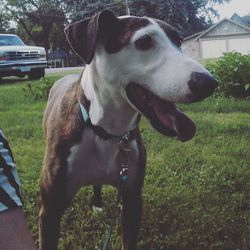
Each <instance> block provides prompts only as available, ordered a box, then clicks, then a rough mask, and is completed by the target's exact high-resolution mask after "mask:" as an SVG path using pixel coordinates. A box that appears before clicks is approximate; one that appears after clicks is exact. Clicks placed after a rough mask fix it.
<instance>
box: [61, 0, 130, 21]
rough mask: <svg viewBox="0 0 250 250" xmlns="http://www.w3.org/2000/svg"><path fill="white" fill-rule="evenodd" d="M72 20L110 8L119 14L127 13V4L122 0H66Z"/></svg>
mask: <svg viewBox="0 0 250 250" xmlns="http://www.w3.org/2000/svg"><path fill="white" fill-rule="evenodd" d="M65 3H66V5H67V7H68V14H69V20H70V21H77V20H79V19H82V18H86V17H90V16H93V15H94V14H96V13H97V12H99V11H101V10H103V9H106V8H109V9H112V10H113V11H115V12H116V13H117V14H119V15H120V14H124V13H125V6H124V3H123V1H122V0H115V1H113V0H90V1H86V0H75V1H72V0H66V1H65Z"/></svg>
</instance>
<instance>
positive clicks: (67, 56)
mask: <svg viewBox="0 0 250 250" xmlns="http://www.w3.org/2000/svg"><path fill="white" fill-rule="evenodd" d="M48 61H49V65H50V66H51V67H52V68H61V67H75V66H79V65H82V64H83V62H82V61H81V60H80V59H79V58H78V56H76V55H75V54H73V53H71V52H68V51H65V50H62V49H55V50H49V52H48Z"/></svg>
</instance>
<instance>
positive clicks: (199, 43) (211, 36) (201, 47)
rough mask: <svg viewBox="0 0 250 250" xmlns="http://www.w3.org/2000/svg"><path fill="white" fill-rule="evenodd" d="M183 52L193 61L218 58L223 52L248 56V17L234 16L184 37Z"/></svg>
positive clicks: (249, 20) (249, 41) (249, 52)
mask: <svg viewBox="0 0 250 250" xmlns="http://www.w3.org/2000/svg"><path fill="white" fill-rule="evenodd" d="M182 50H183V52H184V53H185V54H186V55H188V56H190V57H192V58H195V59H203V58H218V57H220V56H222V55H223V53H225V52H232V51H237V52H240V53H242V54H250V16H245V17H240V16H239V15H238V14H236V13H235V14H234V15H233V16H232V17H231V18H224V19H222V20H221V21H219V22H218V23H216V24H214V25H213V26H211V27H210V28H209V29H207V30H204V31H202V32H199V33H196V34H194V35H192V36H189V37H186V38H185V39H184V41H183V44H182Z"/></svg>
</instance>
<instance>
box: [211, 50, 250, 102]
mask: <svg viewBox="0 0 250 250" xmlns="http://www.w3.org/2000/svg"><path fill="white" fill-rule="evenodd" d="M206 68H207V69H208V70H209V71H210V72H211V73H212V74H213V75H214V77H215V78H216V79H217V81H218V82H219V88H218V93H219V94H222V95H225V96H232V97H240V98H242V97H249V96H250V56H249V55H242V54H240V53H238V52H231V53H225V54H224V56H223V57H221V58H220V59H219V60H218V61H216V62H214V63H208V64H207V65H206Z"/></svg>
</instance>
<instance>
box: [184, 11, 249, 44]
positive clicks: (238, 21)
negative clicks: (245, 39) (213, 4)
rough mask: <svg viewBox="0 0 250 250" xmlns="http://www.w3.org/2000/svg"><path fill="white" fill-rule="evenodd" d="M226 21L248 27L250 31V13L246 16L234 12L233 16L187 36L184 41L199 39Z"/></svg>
mask: <svg viewBox="0 0 250 250" xmlns="http://www.w3.org/2000/svg"><path fill="white" fill-rule="evenodd" d="M225 21H229V22H231V23H233V24H235V25H238V26H240V27H241V28H243V29H246V30H247V31H249V32H250V15H248V16H245V17H240V16H239V15H238V14H237V13H234V14H233V16H232V17H231V18H223V19H222V20H220V21H219V22H217V23H215V24H214V25H212V26H211V27H210V28H208V29H206V30H203V31H201V32H198V33H195V34H193V35H191V36H188V37H185V38H184V41H186V40H189V39H192V38H195V37H196V39H197V40H198V39H199V38H201V37H203V36H204V35H206V34H207V33H208V32H210V31H211V30H213V29H214V28H215V27H217V26H218V25H220V24H221V23H222V22H225Z"/></svg>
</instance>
